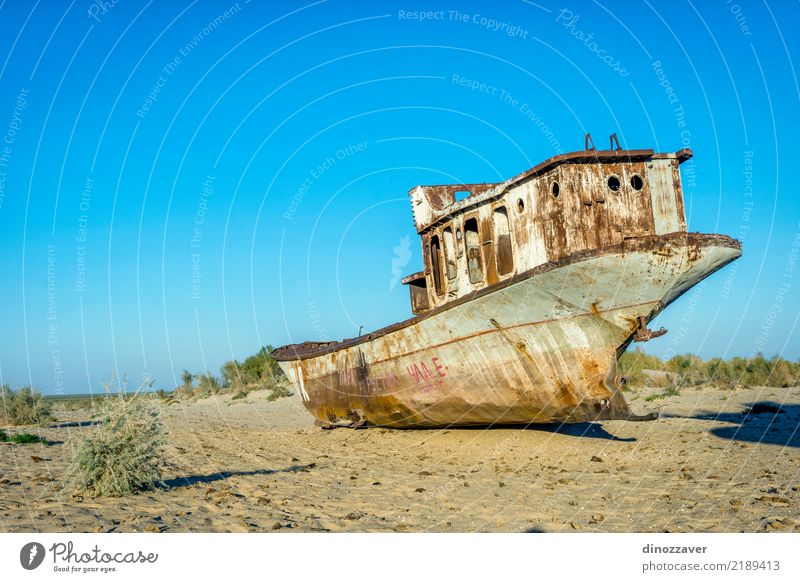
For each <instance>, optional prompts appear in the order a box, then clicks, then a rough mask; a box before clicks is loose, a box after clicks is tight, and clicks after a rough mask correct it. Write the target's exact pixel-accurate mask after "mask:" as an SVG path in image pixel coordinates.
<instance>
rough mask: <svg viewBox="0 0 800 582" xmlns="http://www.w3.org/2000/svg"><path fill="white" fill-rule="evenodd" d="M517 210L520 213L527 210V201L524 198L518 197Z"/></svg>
mask: <svg viewBox="0 0 800 582" xmlns="http://www.w3.org/2000/svg"><path fill="white" fill-rule="evenodd" d="M517 212H519V213H520V214H522V213H523V212H525V202H524V201H523V200H522V198H518V199H517Z"/></svg>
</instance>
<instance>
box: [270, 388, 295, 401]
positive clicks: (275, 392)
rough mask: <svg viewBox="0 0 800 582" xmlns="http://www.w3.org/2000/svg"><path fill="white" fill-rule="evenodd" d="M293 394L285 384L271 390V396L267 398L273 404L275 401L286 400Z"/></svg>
mask: <svg viewBox="0 0 800 582" xmlns="http://www.w3.org/2000/svg"><path fill="white" fill-rule="evenodd" d="M291 395H292V393H291V392H290V391H289V389H288V388H287V387H286V386H285V385H284V384H278V385H276V386H273V387H272V388H270V395H269V396H267V400H268V401H269V402H272V401H273V400H277V399H278V398H286V397H287V396H291Z"/></svg>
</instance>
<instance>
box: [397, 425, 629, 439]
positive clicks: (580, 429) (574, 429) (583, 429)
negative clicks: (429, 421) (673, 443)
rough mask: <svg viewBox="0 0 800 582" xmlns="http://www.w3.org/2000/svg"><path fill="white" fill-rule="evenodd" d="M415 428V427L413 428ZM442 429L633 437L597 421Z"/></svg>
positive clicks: (604, 437)
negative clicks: (532, 431) (609, 428)
mask: <svg viewBox="0 0 800 582" xmlns="http://www.w3.org/2000/svg"><path fill="white" fill-rule="evenodd" d="M413 430H417V429H413ZM419 430H442V429H419ZM444 430H448V431H450V430H536V431H540V432H552V433H556V434H563V435H567V436H573V437H581V438H587V439H604V440H608V441H618V442H623V443H629V442H633V441H635V440H636V439H635V438H633V437H630V438H622V437H618V436H614V435H613V434H611V433H610V432H608V431H607V430H606V429H605V428H604V427H603V425H602V424H600V423H599V422H576V423H565V422H563V423H555V422H554V423H549V424H538V423H537V424H503V425H491V426H458V427H455V426H454V427H452V428H447V429H444Z"/></svg>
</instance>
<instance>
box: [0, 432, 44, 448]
mask: <svg viewBox="0 0 800 582" xmlns="http://www.w3.org/2000/svg"><path fill="white" fill-rule="evenodd" d="M0 443H17V444H20V445H27V444H30V443H47V441H46V440H44V439H43V438H42V437H40V436H37V435H35V434H31V433H29V432H20V433H16V434H12V435H10V436H9V435H8V434H7V433H6V431H4V430H2V429H0Z"/></svg>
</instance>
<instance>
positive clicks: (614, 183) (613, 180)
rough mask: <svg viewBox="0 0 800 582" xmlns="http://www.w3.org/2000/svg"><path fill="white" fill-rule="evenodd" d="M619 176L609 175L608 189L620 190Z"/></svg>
mask: <svg viewBox="0 0 800 582" xmlns="http://www.w3.org/2000/svg"><path fill="white" fill-rule="evenodd" d="M619 186H620V183H619V178H617V177H616V176H609V177H608V189H609V190H611V191H612V192H617V191H618V190H619Z"/></svg>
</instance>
